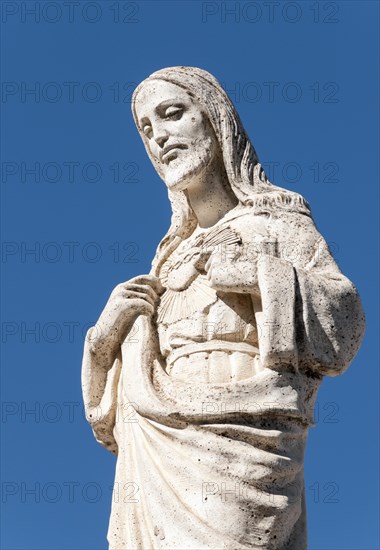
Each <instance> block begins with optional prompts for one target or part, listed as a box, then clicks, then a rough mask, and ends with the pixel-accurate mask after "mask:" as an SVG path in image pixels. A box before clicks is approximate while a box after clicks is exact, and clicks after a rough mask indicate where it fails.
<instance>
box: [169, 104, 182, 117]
mask: <svg viewBox="0 0 380 550" xmlns="http://www.w3.org/2000/svg"><path fill="white" fill-rule="evenodd" d="M182 114H183V109H182V107H175V106H174V105H172V106H171V107H168V108H167V109H166V111H165V118H169V119H170V120H179V119H180V118H181V117H182Z"/></svg>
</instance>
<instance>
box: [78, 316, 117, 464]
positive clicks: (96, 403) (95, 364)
mask: <svg viewBox="0 0 380 550" xmlns="http://www.w3.org/2000/svg"><path fill="white" fill-rule="evenodd" d="M95 333H96V327H91V328H90V329H89V330H88V332H87V334H86V339H85V344H84V351H83V361H82V392H83V400H84V405H85V413H86V418H87V420H88V422H89V423H90V425H91V427H92V429H93V432H94V435H95V438H96V440H97V441H98V443H100V444H101V445H103V446H104V447H105V448H106V449H107V450H109V451H111V452H114V453H117V444H116V442H115V439H114V436H113V428H114V425H115V418H116V407H117V387H118V381H119V376H120V372H121V366H122V364H121V358H120V355H118V356H117V357H116V358H115V359H114V360H113V362H112V364H111V368H109V367H110V365H108V364H107V365H106V364H105V362H104V357H103V356H102V354H99V353H97V351H96V350H95V348H94V345H93V344H94V339H95Z"/></svg>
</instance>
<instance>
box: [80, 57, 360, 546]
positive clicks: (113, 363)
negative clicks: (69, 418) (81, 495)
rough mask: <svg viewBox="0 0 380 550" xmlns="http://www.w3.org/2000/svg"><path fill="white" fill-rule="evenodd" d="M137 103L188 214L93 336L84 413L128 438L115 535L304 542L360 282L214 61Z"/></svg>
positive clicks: (107, 439)
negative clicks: (342, 266)
mask: <svg viewBox="0 0 380 550" xmlns="http://www.w3.org/2000/svg"><path fill="white" fill-rule="evenodd" d="M133 116H134V118H135V121H136V125H137V127H138V130H139V132H140V134H141V137H142V139H143V142H144V145H145V147H146V150H147V153H148V155H149V157H150V159H151V161H152V162H153V164H154V166H155V168H156V170H157V172H158V173H159V175H160V176H161V178H162V179H163V180H164V182H165V184H166V185H167V188H168V193H169V199H170V201H171V205H172V211H173V215H172V222H171V225H170V228H169V230H168V232H167V234H166V235H165V236H164V238H163V239H162V241H161V243H160V245H159V247H158V249H157V253H156V255H155V257H154V259H153V262H152V269H151V272H150V273H149V274H147V275H142V276H138V277H135V278H133V279H131V280H129V281H127V282H125V283H122V284H120V285H119V286H117V287H116V289H115V290H114V291H113V293H112V294H111V297H110V299H109V301H108V303H107V305H106V306H105V309H104V311H103V312H102V314H101V316H100V318H99V321H98V323H97V324H96V326H95V327H92V328H91V329H90V330H89V332H88V334H87V338H86V343H85V351H84V360H83V373H82V377H83V395H84V401H85V405H86V413H87V418H88V420H89V422H90V424H91V426H92V429H93V431H94V434H95V437H96V439H97V441H98V442H99V443H101V444H102V445H104V446H105V447H106V449H108V450H110V451H112V452H114V453H116V454H117V455H118V457H117V465H116V475H115V491H118V495H115V498H114V499H113V502H112V512H111V519H110V525H109V531H108V540H109V545H110V548H111V549H114V550H122V549H132V548H133V549H143V550H146V549H170V550H172V549H181V550H184V549H186V550H187V549H200V548H210V549H218V550H219V549H229V550H232V549H234V550H235V549H238V548H256V549H265V550H280V549H281V550H285V549H288V550H305V549H306V548H307V532H306V512H305V494H304V472H303V464H304V451H305V444H306V439H307V434H308V429H309V427H310V426H311V425H313V408H314V402H315V398H316V394H317V391H318V388H319V386H320V384H321V381H322V378H323V376H325V375H328V376H336V375H338V374H341V373H342V372H344V371H345V370H346V369H347V367H348V366H349V364H350V362H351V361H352V359H353V357H354V356H355V354H356V352H357V350H358V348H359V345H360V342H361V338H362V335H363V331H364V316H363V312H362V308H361V304H360V300H359V297H358V294H357V291H356V289H355V287H354V285H353V284H352V283H351V282H350V281H349V280H348V279H347V278H346V277H345V276H344V275H343V274H342V273H341V271H340V270H339V268H338V267H337V265H336V263H335V261H334V259H333V257H332V256H331V254H330V251H329V249H328V247H327V245H326V242H325V240H324V239H323V237H322V236H321V235H320V234H319V233H318V231H317V229H316V227H315V225H314V222H313V219H312V217H311V213H310V209H309V206H308V204H307V202H306V200H305V199H304V198H303V197H302V196H300V195H299V194H297V193H294V192H291V191H288V190H285V189H282V188H280V187H276V186H274V185H272V184H271V183H270V182H269V181H268V179H267V177H266V175H265V173H264V171H263V169H262V167H261V165H260V163H259V161H258V158H257V155H256V152H255V150H254V148H253V146H252V145H251V143H250V141H249V139H248V137H247V135H246V133H245V131H244V128H243V126H242V124H241V122H240V119H239V117H238V115H237V113H236V111H235V109H234V106H233V105H232V103H231V101H230V100H229V98H228V97H227V95H226V94H225V92H224V91H223V89H222V88H221V86H220V85H219V84H218V82H217V81H216V80H215V78H214V77H213V76H211V75H210V74H209V73H207V72H206V71H203V70H200V69H196V68H191V67H172V68H168V69H162V70H160V71H157V72H156V73H154V74H153V75H151V76H150V77H149V78H148V79H146V80H145V81H144V82H142V84H140V85H139V86H138V88H137V89H136V90H135V92H134V96H133ZM142 214H143V213H142Z"/></svg>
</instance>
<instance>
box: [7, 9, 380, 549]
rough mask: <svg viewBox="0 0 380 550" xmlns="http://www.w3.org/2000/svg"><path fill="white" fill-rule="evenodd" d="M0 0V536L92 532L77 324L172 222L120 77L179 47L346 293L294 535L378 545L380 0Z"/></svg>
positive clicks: (97, 489) (101, 518)
mask: <svg viewBox="0 0 380 550" xmlns="http://www.w3.org/2000/svg"><path fill="white" fill-rule="evenodd" d="M234 6H235V13H230V11H229V10H230V9H231V8H232V7H234ZM1 8H2V21H3V22H2V45H3V53H2V79H3V89H2V104H1V107H2V113H3V122H2V124H3V142H2V182H1V186H2V193H3V211H2V224H3V228H2V229H3V231H2V240H3V245H2V246H3V249H2V253H3V255H2V268H3V273H4V275H3V285H4V286H3V310H2V342H3V344H2V347H3V361H2V363H3V364H2V391H3V394H2V400H3V405H2V406H3V411H2V412H3V417H2V424H1V427H2V437H3V451H2V452H3V458H2V492H3V494H2V501H3V504H2V507H3V519H2V547H3V548H4V549H7V550H21V549H25V550H26V549H29V550H31V549H33V550H35V549H38V550H53V549H56V550H58V549H59V550H61V549H62V550H63V549H74V550H79V549H81V550H90V549H91V550H95V549H105V548H106V538H105V537H106V531H107V525H108V517H109V512H110V505H111V490H110V487H111V486H112V483H113V478H114V466H115V458H114V457H113V456H111V455H110V454H109V453H107V452H106V451H105V450H104V449H103V448H101V447H100V446H99V445H98V444H96V442H95V440H94V438H93V436H92V433H91V430H90V428H89V426H88V425H87V423H86V422H85V420H84V418H83V409H82V396H81V387H80V369H81V357H82V349H83V333H84V332H85V330H86V328H87V327H88V326H90V325H91V324H92V323H94V322H95V321H96V319H97V317H98V316H99V314H100V311H101V309H102V308H103V306H104V304H105V302H106V300H107V298H108V296H109V293H110V292H111V290H112V289H113V287H114V286H115V285H116V284H117V283H119V282H121V281H124V280H127V279H129V278H131V277H133V276H135V275H138V274H142V273H147V272H148V270H149V267H150V261H151V259H152V257H153V254H154V251H155V248H156V246H157V243H158V242H159V240H160V238H161V237H162V235H163V234H164V232H165V231H166V229H167V227H168V224H169V221H170V209H169V204H168V201H167V196H166V190H165V187H164V184H163V183H162V182H161V180H159V178H158V176H157V175H156V173H155V171H154V169H153V167H152V166H151V165H150V164H149V161H148V158H147V157H146V154H145V151H144V149H143V145H142V143H141V142H140V138H139V136H138V134H137V131H136V129H135V127H134V123H133V120H132V116H131V112H130V104H129V100H130V96H131V91H132V89H133V88H134V86H135V85H136V84H137V83H139V82H140V81H141V80H142V79H143V78H145V77H146V76H147V75H149V74H150V73H152V72H153V71H154V70H156V69H159V68H162V67H165V66H172V65H192V66H199V67H202V68H204V69H206V70H208V71H210V72H211V73H213V74H215V76H216V77H217V78H218V79H219V80H220V81H221V82H222V83H223V84H224V85H225V88H226V89H227V90H228V91H229V92H230V95H231V98H232V99H233V101H234V102H235V104H236V106H237V109H238V111H239V113H240V115H241V118H242V120H243V122H244V125H245V127H246V129H247V132H248V133H249V135H250V137H251V139H252V142H253V143H254V145H255V147H256V149H257V151H258V154H259V157H260V159H261V161H262V162H263V164H264V165H265V166H266V168H267V172H268V173H269V174H270V175H271V176H272V180H273V181H274V183H276V184H277V185H280V186H284V187H287V188H289V189H293V190H295V191H298V192H300V193H301V194H303V195H304V196H305V197H306V198H307V199H308V200H309V202H310V203H311V205H312V210H313V214H314V218H315V221H316V224H317V226H318V227H319V229H320V231H321V232H322V234H323V235H324V236H325V238H326V239H327V241H328V242H329V243H330V245H331V247H332V249H333V251H334V254H335V257H336V259H337V261H338V263H339V265H340V267H341V268H342V270H343V272H344V273H345V274H346V275H347V276H348V277H350V278H351V279H352V280H353V281H354V282H355V283H356V285H357V286H358V288H359V291H360V293H361V296H362V299H363V303H364V307H365V310H366V315H367V323H368V326H367V332H366V337H365V340H364V343H363V346H362V349H361V350H360V352H359V354H358V355H357V357H356V359H355V361H354V363H353V364H352V366H351V368H350V369H349V370H348V371H347V373H346V374H344V375H343V376H342V377H338V378H334V379H325V381H324V384H323V386H322V389H321V391H320V393H319V398H318V411H317V412H318V415H317V426H316V428H315V429H312V430H311V431H310V436H309V441H308V447H307V456H306V487H307V502H308V522H309V538H310V550H338V549H339V550H358V549H363V550H364V549H365V550H369V549H371V550H375V549H378V548H379V541H378V538H377V517H378V516H377V514H378V467H377V461H378V441H377V440H378V435H377V434H378V393H379V392H378V390H379V384H378V357H377V348H378V345H377V342H378V324H377V320H378V319H377V313H378V300H377V277H378V273H377V265H378V264H377V249H378V242H377V240H378V237H377V236H378V227H377V216H378V177H379V174H378V169H377V153H378V145H379V144H378V106H377V98H378V53H377V52H378V30H377V25H378V3H377V2H375V1H368V2H366V1H361V2H353V1H343V2H323V1H321V2H314V1H313V2H306V1H302V2H301V1H298V2H281V4H278V3H276V2H258V1H256V2H243V1H242V2H239V3H238V2H224V3H220V2H201V1H195V2H185V1H183V2H178V3H177V2H174V1H173V2H165V1H164V2H156V3H155V2H150V1H142V2H116V1H115V2H113V1H109V2H108V1H97V2H86V1H81V2H70V3H68V2H55V1H53V2H48V3H46V2H38V1H36V2H32V1H27V2H14V1H3V2H2V3H1ZM33 9H37V10H39V13H38V12H34V13H32V10H33ZM226 10H227V11H226ZM33 89H34V92H33ZM5 136H6V138H5ZM33 168H34V169H35V172H34V174H33V173H32V172H31V169H33ZM31 250H34V253H33V252H31ZM33 331H34V332H33ZM30 410H34V413H30V412H28V411H30ZM32 489H34V493H33V492H30V491H31V490H32Z"/></svg>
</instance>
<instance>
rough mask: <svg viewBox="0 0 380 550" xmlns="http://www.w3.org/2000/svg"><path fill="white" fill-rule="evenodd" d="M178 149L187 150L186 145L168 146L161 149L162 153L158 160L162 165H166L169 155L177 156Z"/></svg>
mask: <svg viewBox="0 0 380 550" xmlns="http://www.w3.org/2000/svg"><path fill="white" fill-rule="evenodd" d="M180 149H187V145H184V144H182V143H178V144H175V145H170V146H169V147H166V148H165V149H163V151H162V152H161V153H160V160H161V162H162V163H164V164H168V162H169V160H172V159H170V156H171V155H173V154H174V155H175V156H176V155H177V152H178V150H180Z"/></svg>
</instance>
